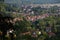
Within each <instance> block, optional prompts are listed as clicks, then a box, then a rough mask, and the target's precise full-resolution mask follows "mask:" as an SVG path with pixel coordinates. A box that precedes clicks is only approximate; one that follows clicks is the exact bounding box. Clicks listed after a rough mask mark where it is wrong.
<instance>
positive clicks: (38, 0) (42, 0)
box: [5, 0, 60, 4]
mask: <svg viewBox="0 0 60 40" xmlns="http://www.w3.org/2000/svg"><path fill="white" fill-rule="evenodd" d="M21 1H23V4H27V3H33V4H46V3H60V0H5V3H19V4H20V3H22V2H21Z"/></svg>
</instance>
